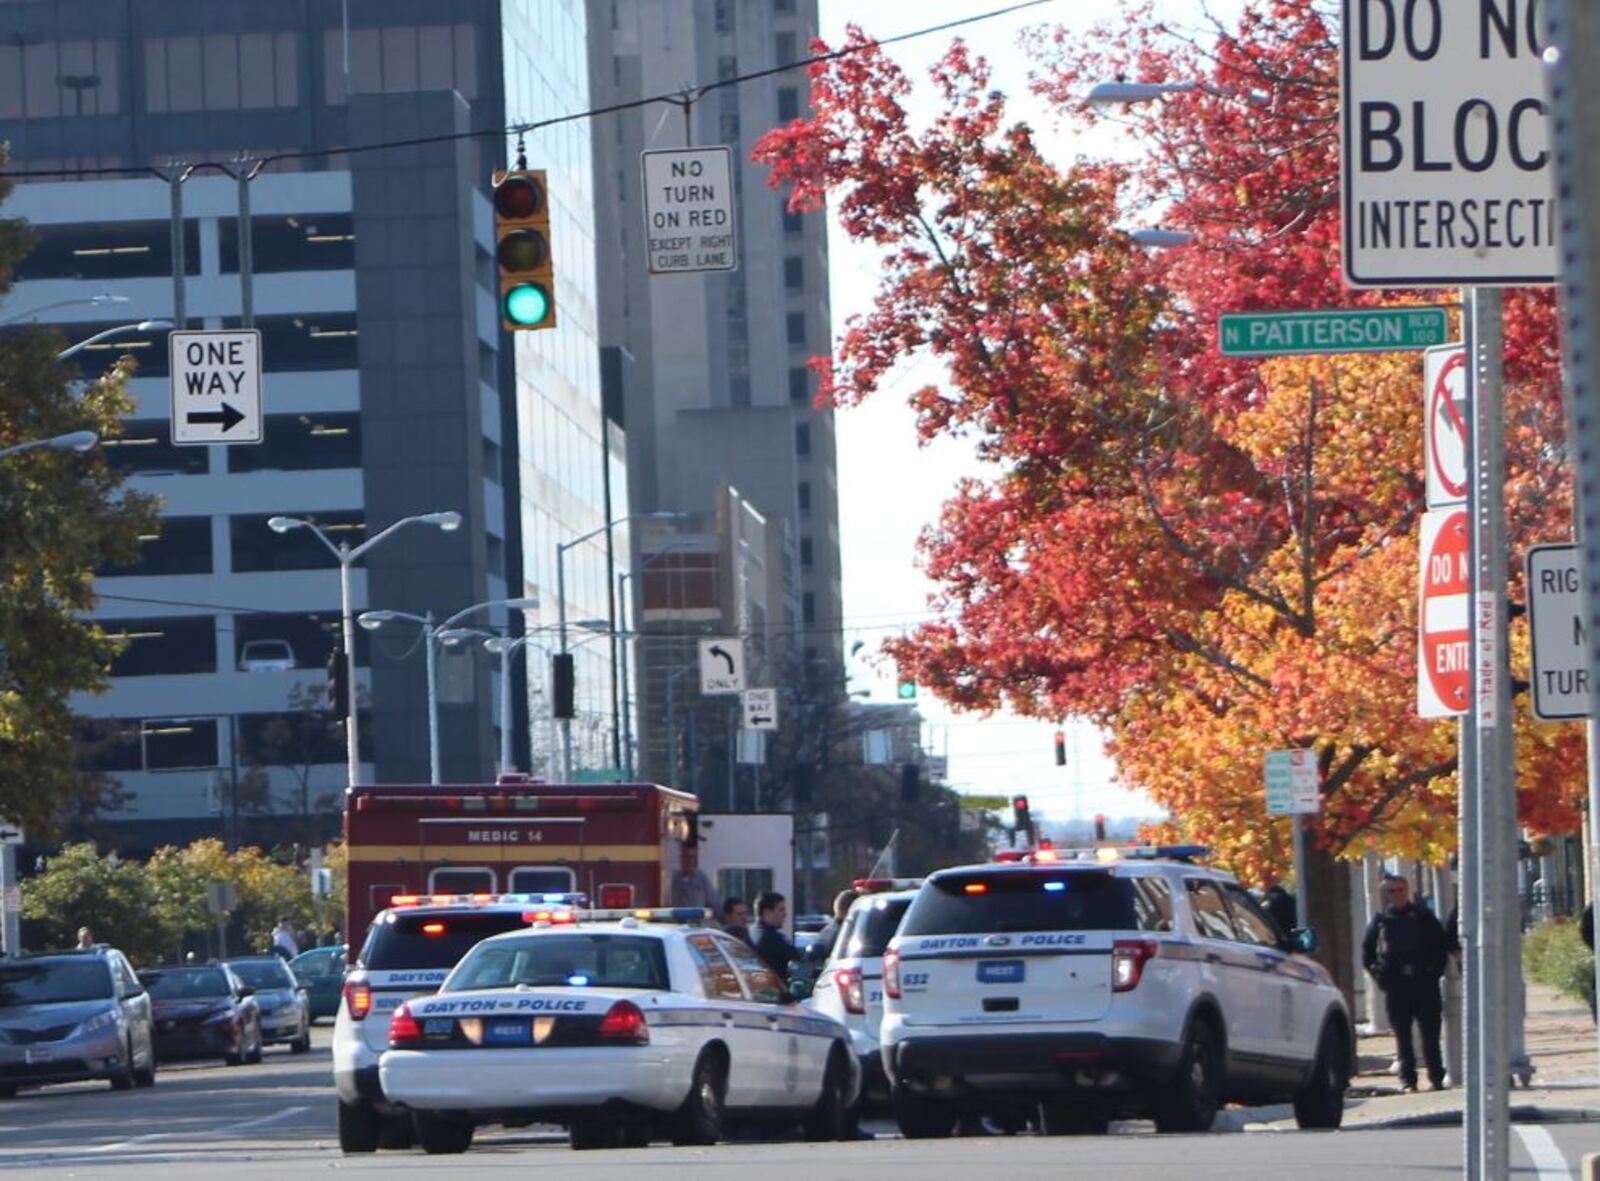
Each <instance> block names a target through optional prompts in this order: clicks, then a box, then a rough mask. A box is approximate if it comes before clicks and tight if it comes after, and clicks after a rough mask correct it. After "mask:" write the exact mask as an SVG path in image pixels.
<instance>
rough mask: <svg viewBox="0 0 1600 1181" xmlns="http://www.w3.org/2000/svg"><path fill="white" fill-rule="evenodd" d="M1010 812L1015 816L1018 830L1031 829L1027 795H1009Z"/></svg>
mask: <svg viewBox="0 0 1600 1181" xmlns="http://www.w3.org/2000/svg"><path fill="white" fill-rule="evenodd" d="M1011 813H1012V815H1013V816H1015V817H1016V821H1017V831H1018V832H1032V831H1033V813H1032V812H1030V811H1029V810H1028V797H1027V796H1020V795H1019V796H1012V797H1011Z"/></svg>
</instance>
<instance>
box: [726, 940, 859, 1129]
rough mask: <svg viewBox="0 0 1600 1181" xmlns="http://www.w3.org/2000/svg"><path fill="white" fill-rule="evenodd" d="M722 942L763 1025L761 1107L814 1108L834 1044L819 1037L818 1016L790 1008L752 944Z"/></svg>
mask: <svg viewBox="0 0 1600 1181" xmlns="http://www.w3.org/2000/svg"><path fill="white" fill-rule="evenodd" d="M718 942H719V944H720V946H721V947H722V949H723V950H724V951H725V952H726V953H727V955H728V958H729V959H731V960H732V961H733V965H734V967H735V968H737V969H738V970H739V977H740V979H742V980H743V981H744V986H745V990H746V991H747V992H748V993H749V994H750V1002H751V1005H752V1007H753V1008H754V1009H755V1016H756V1018H757V1020H758V1022H759V1026H758V1027H759V1029H760V1030H761V1038H762V1046H761V1056H762V1061H764V1062H765V1063H766V1064H767V1069H766V1074H765V1077H764V1078H763V1080H762V1082H763V1086H762V1096H763V1098H762V1105H763V1106H766V1107H810V1106H811V1105H812V1104H813V1103H815V1102H816V1099H817V1095H818V1094H819V1093H820V1092H821V1090H822V1072H823V1070H824V1069H826V1067H827V1061H828V1050H829V1049H830V1048H831V1047H832V1045H833V1043H832V1042H831V1041H830V1040H829V1039H828V1038H827V1037H825V1036H821V1035H820V1033H819V1032H818V1027H819V1026H820V1025H821V1022H820V1020H819V1019H818V1018H817V1017H816V1016H814V1015H813V1014H811V1013H808V1012H806V1011H805V1010H804V1009H802V1008H800V1007H799V1006H798V1005H791V1004H789V1003H788V1000H789V998H788V990H787V989H786V988H785V987H784V982H783V981H782V980H781V979H780V978H779V977H778V974H777V973H776V972H774V971H773V970H772V969H771V968H770V967H768V966H767V964H766V961H764V960H763V959H762V958H761V957H760V956H759V955H757V954H756V953H755V950H754V949H753V948H752V947H751V946H750V945H749V944H748V943H744V942H742V941H740V940H738V939H734V938H731V937H728V936H718Z"/></svg>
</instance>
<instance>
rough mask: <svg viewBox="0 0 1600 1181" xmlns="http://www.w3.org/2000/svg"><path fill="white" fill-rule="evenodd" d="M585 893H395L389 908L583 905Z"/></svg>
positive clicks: (586, 900)
mask: <svg viewBox="0 0 1600 1181" xmlns="http://www.w3.org/2000/svg"><path fill="white" fill-rule="evenodd" d="M588 901H589V897H588V895H586V894H577V893H571V894H396V895H394V896H393V897H392V898H390V899H389V909H390V910H408V909H410V908H412V907H417V906H495V905H498V906H583V905H585V904H586V903H587V902H588Z"/></svg>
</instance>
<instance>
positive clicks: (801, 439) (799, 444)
mask: <svg viewBox="0 0 1600 1181" xmlns="http://www.w3.org/2000/svg"><path fill="white" fill-rule="evenodd" d="M794 453H795V454H796V455H801V456H805V455H810V454H811V424H810V423H809V422H797V423H795V427H794Z"/></svg>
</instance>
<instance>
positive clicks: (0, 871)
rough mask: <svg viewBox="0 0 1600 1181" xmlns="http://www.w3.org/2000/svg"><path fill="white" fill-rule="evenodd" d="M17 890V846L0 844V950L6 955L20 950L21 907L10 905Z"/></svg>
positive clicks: (18, 888) (15, 953) (14, 953)
mask: <svg viewBox="0 0 1600 1181" xmlns="http://www.w3.org/2000/svg"><path fill="white" fill-rule="evenodd" d="M19 890H20V887H19V885H18V883H17V847H16V846H15V845H0V915H3V916H4V921H3V922H0V935H3V936H4V940H3V943H4V947H3V948H0V950H3V951H4V952H5V954H6V955H17V954H18V953H20V952H21V951H22V915H21V914H20V913H19V912H20V911H21V909H22V908H21V907H20V906H12V905H11V896H12V895H13V894H16V893H18V892H19Z"/></svg>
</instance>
